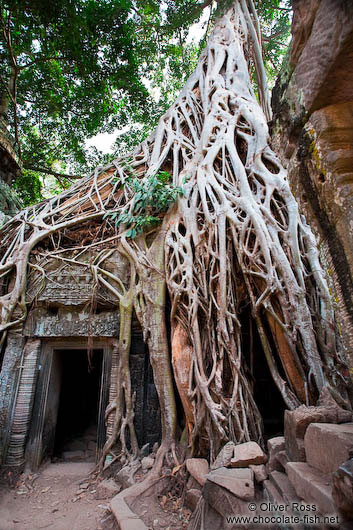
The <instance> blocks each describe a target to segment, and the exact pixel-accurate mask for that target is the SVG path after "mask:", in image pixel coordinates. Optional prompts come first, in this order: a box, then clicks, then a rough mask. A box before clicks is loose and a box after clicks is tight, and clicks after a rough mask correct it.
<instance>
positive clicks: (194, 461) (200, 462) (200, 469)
mask: <svg viewBox="0 0 353 530" xmlns="http://www.w3.org/2000/svg"><path fill="white" fill-rule="evenodd" d="M186 469H187V470H188V472H189V473H190V475H191V476H192V477H194V479H195V480H197V482H198V483H199V484H200V485H201V486H203V485H204V484H205V482H206V475H207V474H208V472H209V470H210V468H209V465H208V462H207V460H206V459H205V458H188V459H187V460H186Z"/></svg>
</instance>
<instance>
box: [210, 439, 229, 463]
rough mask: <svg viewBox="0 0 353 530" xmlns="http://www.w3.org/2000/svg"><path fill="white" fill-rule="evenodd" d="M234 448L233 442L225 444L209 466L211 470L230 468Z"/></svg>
mask: <svg viewBox="0 0 353 530" xmlns="http://www.w3.org/2000/svg"><path fill="white" fill-rule="evenodd" d="M234 448H235V443H234V442H228V443H226V444H225V446H223V447H222V449H221V450H220V452H219V453H218V456H217V458H216V460H215V461H214V462H213V464H212V465H211V469H217V468H219V467H228V466H230V461H231V460H232V458H233V454H234Z"/></svg>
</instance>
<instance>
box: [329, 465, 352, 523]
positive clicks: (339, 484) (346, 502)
mask: <svg viewBox="0 0 353 530" xmlns="http://www.w3.org/2000/svg"><path fill="white" fill-rule="evenodd" d="M332 497H333V500H334V502H335V505H336V507H337V509H338V511H339V512H340V514H341V515H342V517H343V518H344V519H346V520H348V521H353V459H352V458H351V459H350V460H347V462H344V463H343V464H342V465H341V466H340V467H339V468H338V469H337V471H335V472H334V473H333V475H332Z"/></svg>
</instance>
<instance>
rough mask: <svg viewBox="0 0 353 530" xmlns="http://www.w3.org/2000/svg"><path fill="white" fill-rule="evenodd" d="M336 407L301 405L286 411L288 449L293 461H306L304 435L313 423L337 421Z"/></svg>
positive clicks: (290, 458) (285, 430) (285, 425)
mask: <svg viewBox="0 0 353 530" xmlns="http://www.w3.org/2000/svg"><path fill="white" fill-rule="evenodd" d="M337 418H338V414H337V410H336V409H335V407H307V406H305V405H301V406H300V407H298V408H297V409H295V410H286V411H285V413H284V437H285V440H286V451H287V454H288V457H289V460H290V461H291V462H305V459H306V458H305V446H304V436H305V433H306V430H307V428H308V426H309V425H310V424H311V423H337Z"/></svg>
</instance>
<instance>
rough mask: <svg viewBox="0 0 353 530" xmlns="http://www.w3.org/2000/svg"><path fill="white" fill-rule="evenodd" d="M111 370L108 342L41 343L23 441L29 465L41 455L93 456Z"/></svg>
mask: <svg viewBox="0 0 353 530" xmlns="http://www.w3.org/2000/svg"><path fill="white" fill-rule="evenodd" d="M110 371H111V349H110V343H109V342H108V341H103V340H98V339H97V340H94V341H93V348H92V349H90V350H88V349H87V339H86V340H84V341H83V340H80V341H78V340H75V339H73V340H72V341H69V340H65V341H63V340H58V341H52V342H47V343H44V344H43V349H42V358H41V365H40V372H39V378H38V382H37V389H36V395H35V400H34V406H33V413H32V418H33V422H32V425H31V428H30V434H29V440H28V443H27V447H26V453H27V460H28V462H29V464H30V467H31V469H32V470H36V469H38V467H39V466H40V464H41V462H43V460H48V459H51V460H53V459H54V460H65V461H69V460H71V461H86V462H88V461H91V462H96V461H97V460H98V458H99V456H100V454H101V451H102V448H103V445H104V443H105V439H106V426H105V418H104V413H105V409H106V407H107V404H108V397H109V385H110Z"/></svg>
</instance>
